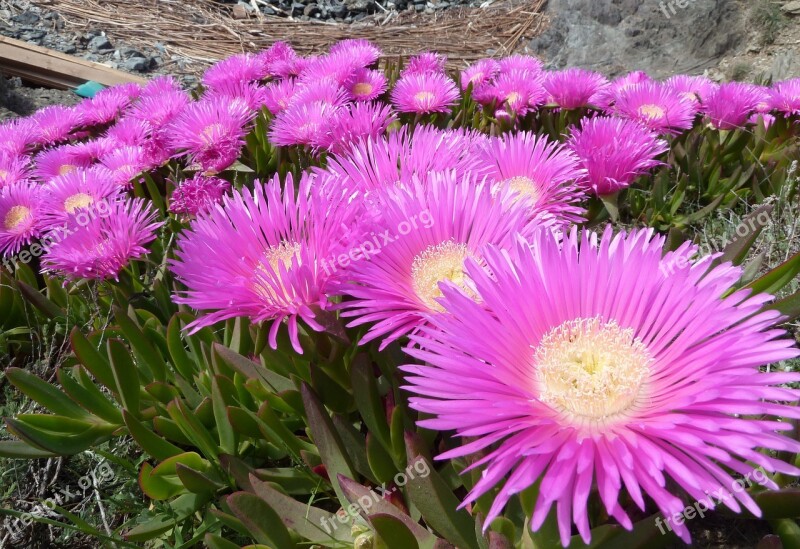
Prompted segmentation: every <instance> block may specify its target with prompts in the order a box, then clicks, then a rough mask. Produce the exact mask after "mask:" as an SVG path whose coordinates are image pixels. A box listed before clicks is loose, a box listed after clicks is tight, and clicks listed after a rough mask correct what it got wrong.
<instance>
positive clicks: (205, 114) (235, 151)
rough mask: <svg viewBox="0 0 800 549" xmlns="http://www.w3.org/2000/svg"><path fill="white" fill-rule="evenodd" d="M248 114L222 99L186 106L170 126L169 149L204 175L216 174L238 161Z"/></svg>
mask: <svg viewBox="0 0 800 549" xmlns="http://www.w3.org/2000/svg"><path fill="white" fill-rule="evenodd" d="M251 117H252V113H251V112H250V111H248V110H247V108H246V107H244V106H242V105H239V106H238V108H237V107H236V105H235V104H230V103H229V102H228V101H226V100H225V99H224V98H217V99H213V100H212V99H202V100H200V101H197V102H196V103H192V104H190V105H189V106H188V107H187V108H186V110H185V111H184V112H183V113H182V114H181V115H180V116H179V117H178V118H177V119H176V120H175V121H174V122H173V123H172V124H171V125H170V129H169V133H170V139H171V142H172V146H173V147H174V149H176V150H183V151H185V153H186V154H188V155H189V157H190V158H191V160H192V162H195V163H197V164H198V165H200V167H201V168H202V169H203V170H204V171H206V172H213V173H218V172H221V171H222V170H224V169H225V168H227V167H229V166H230V165H231V164H233V163H234V162H235V161H236V159H237V158H238V157H239V153H240V152H241V149H242V146H244V136H245V134H246V130H245V125H246V124H247V123H248V122H249V121H250V119H251Z"/></svg>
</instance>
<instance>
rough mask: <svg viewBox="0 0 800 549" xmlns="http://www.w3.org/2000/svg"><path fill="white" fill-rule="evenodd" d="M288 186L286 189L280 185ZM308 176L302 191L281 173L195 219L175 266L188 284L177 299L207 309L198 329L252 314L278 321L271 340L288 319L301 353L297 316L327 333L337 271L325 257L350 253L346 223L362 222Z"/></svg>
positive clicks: (344, 200)
mask: <svg viewBox="0 0 800 549" xmlns="http://www.w3.org/2000/svg"><path fill="white" fill-rule="evenodd" d="M281 187H283V190H281ZM329 189H331V186H328V185H323V184H322V182H320V181H314V180H312V178H311V177H308V176H305V177H303V179H301V180H300V182H299V191H297V192H296V191H295V185H294V182H293V181H292V178H291V176H288V177H287V180H286V182H285V184H284V185H282V184H281V181H280V179H279V177H278V176H275V177H274V178H273V179H272V181H270V182H269V183H267V184H266V185H262V184H260V183H256V186H255V190H254V191H252V192H251V191H247V190H245V191H243V192H238V191H237V192H235V193H234V194H233V195H232V196H226V197H225V198H224V199H223V203H222V205H218V206H216V207H215V208H213V209H212V210H210V211H208V212H207V213H204V214H200V216H199V217H198V218H197V219H196V220H195V221H193V222H192V224H191V227H190V228H189V230H188V231H186V232H184V233H182V234H181V235H180V236H179V237H178V245H177V248H178V249H177V251H176V253H175V256H176V260H174V261H173V262H172V270H173V272H174V273H175V275H176V276H177V277H178V279H179V280H180V281H181V282H182V283H183V284H184V285H185V286H186V288H187V289H186V290H185V291H183V292H180V293H179V296H177V297H176V298H175V301H176V302H178V303H185V304H187V305H190V306H192V307H194V308H196V309H200V310H201V311H204V313H203V315H202V316H200V317H199V318H198V319H197V320H196V321H195V322H194V323H192V324H191V328H200V327H203V326H210V325H212V324H214V323H216V322H218V321H220V320H225V319H228V318H234V317H248V318H250V319H251V320H253V321H254V322H272V329H271V330H270V335H269V341H270V344H271V345H272V347H273V348H277V339H276V338H277V333H278V329H279V328H280V326H281V325H282V324H283V323H284V322H285V323H286V324H287V325H288V328H289V336H290V339H291V342H292V346H293V347H294V348H295V350H296V351H297V352H300V353H302V347H301V346H300V341H299V338H298V330H299V329H300V327H299V325H298V320H299V319H302V320H303V321H304V322H305V323H306V324H307V325H308V326H309V327H311V328H312V329H314V330H317V331H320V330H322V329H323V327H322V326H321V325H320V323H319V322H318V321H317V320H316V317H317V314H318V313H319V311H320V310H324V309H327V308H328V307H329V304H328V298H327V295H326V293H325V286H326V285H327V284H328V283H329V280H330V278H331V276H332V275H333V273H331V272H328V271H326V270H325V269H324V267H323V264H322V260H323V259H327V258H329V257H335V256H336V255H338V254H339V253H340V252H342V251H347V249H348V246H347V243H348V239H347V234H344V232H343V227H345V228H346V227H351V226H354V225H355V224H356V217H355V216H356V213H357V210H358V207H359V204H358V203H357V202H353V201H350V200H349V196H348V195H346V194H344V193H338V194H332V193H331V192H329Z"/></svg>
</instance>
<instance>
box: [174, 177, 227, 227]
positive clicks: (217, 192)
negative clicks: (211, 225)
mask: <svg viewBox="0 0 800 549" xmlns="http://www.w3.org/2000/svg"><path fill="white" fill-rule="evenodd" d="M230 188H231V184H230V183H228V182H227V181H225V180H224V179H220V178H219V177H209V176H205V175H203V174H199V173H198V174H195V175H194V176H193V177H192V178H190V179H184V180H183V181H181V182H180V183H179V184H178V186H177V187H176V188H175V190H174V191H173V192H172V196H171V197H170V199H169V211H170V212H171V213H174V214H177V215H180V216H183V217H196V216H197V215H199V214H201V213H205V212H207V211H209V210H210V209H211V208H213V207H214V205H216V204H219V203H220V202H222V196H223V195H224V194H225V193H226V192H228V190H229V189H230Z"/></svg>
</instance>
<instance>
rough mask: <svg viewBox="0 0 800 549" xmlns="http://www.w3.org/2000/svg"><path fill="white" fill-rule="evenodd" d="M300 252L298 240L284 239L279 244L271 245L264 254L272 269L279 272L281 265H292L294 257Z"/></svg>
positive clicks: (287, 266)
mask: <svg viewBox="0 0 800 549" xmlns="http://www.w3.org/2000/svg"><path fill="white" fill-rule="evenodd" d="M299 253H300V244H299V243H297V242H286V241H283V242H281V243H280V244H278V245H277V246H270V247H269V249H268V250H267V251H266V253H265V254H264V256H265V257H266V259H267V263H268V264H269V266H270V267H272V270H273V271H275V273H277V272H278V271H279V270H280V265H281V264H283V266H284V267H285V268H286V269H288V268H289V267H291V266H292V259H294V257H295V256H296V255H298V254H299ZM262 268H263V267H262Z"/></svg>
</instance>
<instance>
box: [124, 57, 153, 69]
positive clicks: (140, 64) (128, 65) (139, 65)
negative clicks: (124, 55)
mask: <svg viewBox="0 0 800 549" xmlns="http://www.w3.org/2000/svg"><path fill="white" fill-rule="evenodd" d="M150 62H151V60H150V59H147V58H145V57H131V58H130V59H127V60H125V61H123V62H122V63H121V64H120V67H121V68H122V69H124V70H126V71H135V72H145V71H147V70H149V69H150Z"/></svg>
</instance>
